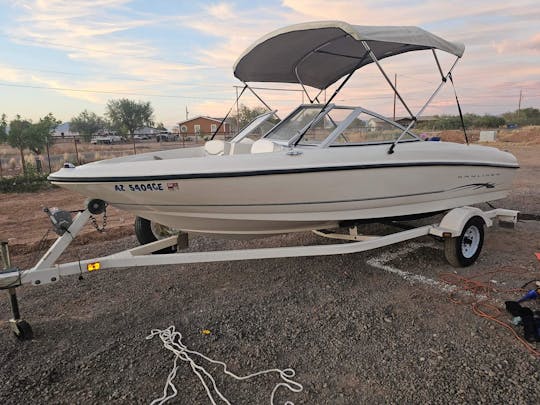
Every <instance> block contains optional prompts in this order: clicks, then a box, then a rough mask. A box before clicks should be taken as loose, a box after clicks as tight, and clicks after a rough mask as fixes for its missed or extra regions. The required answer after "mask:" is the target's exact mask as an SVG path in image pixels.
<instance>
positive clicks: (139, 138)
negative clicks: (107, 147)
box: [133, 135, 150, 141]
mask: <svg viewBox="0 0 540 405" xmlns="http://www.w3.org/2000/svg"><path fill="white" fill-rule="evenodd" d="M133 139H135V140H136V141H143V140H146V139H150V137H149V136H148V135H134V136H133Z"/></svg>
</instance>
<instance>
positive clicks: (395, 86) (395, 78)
mask: <svg viewBox="0 0 540 405" xmlns="http://www.w3.org/2000/svg"><path fill="white" fill-rule="evenodd" d="M394 89H395V90H394V121H395V120H396V92H397V73H394Z"/></svg>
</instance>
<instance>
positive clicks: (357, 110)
mask: <svg viewBox="0 0 540 405" xmlns="http://www.w3.org/2000/svg"><path fill="white" fill-rule="evenodd" d="M314 107H315V108H317V107H319V108H321V109H322V108H323V105H322V104H301V105H299V106H298V107H297V108H295V109H294V110H293V111H292V112H291V113H290V114H289V115H287V117H285V118H284V119H283V120H282V121H280V122H279V123H278V124H276V125H275V126H274V127H272V129H270V130H269V131H268V132H267V133H266V134H265V135H264V136H263V138H265V139H268V140H270V141H272V142H274V143H276V144H279V145H284V146H289V147H294V146H301V147H318V148H327V147H333V146H337V145H333V143H334V141H335V140H336V139H337V138H338V137H339V136H340V135H341V134H342V133H343V131H344V130H345V129H347V127H348V126H349V125H350V124H351V123H352V122H353V121H354V119H355V118H356V117H358V116H359V115H360V114H362V113H364V114H366V115H368V116H370V117H373V118H377V119H380V120H381V121H384V122H386V123H388V124H390V125H392V126H394V127H395V128H396V129H399V130H400V131H401V134H400V135H399V136H397V137H396V139H394V140H388V141H377V142H361V143H351V144H349V145H348V144H340V145H339V146H340V147H347V146H362V145H370V144H374V143H376V144H391V143H394V142H396V140H399V143H402V142H414V141H421V138H420V137H419V136H418V135H416V134H415V133H413V132H411V131H410V130H408V129H407V128H406V127H404V126H403V125H401V124H399V123H397V122H395V121H392V120H391V119H390V118H387V117H385V116H383V115H381V114H377V113H376V112H373V111H370V110H367V109H365V108H363V107H358V106H342V105H340V106H337V105H335V104H329V105H328V106H327V107H326V108H325V109H324V110H321V111H320V112H319V113H318V114H317V115H316V116H315V117H314V119H313V120H311V121H310V122H309V123H308V124H306V125H305V126H304V127H303V128H302V129H300V130H297V131H296V133H295V134H294V135H293V136H291V137H290V138H289V139H288V140H284V139H282V140H279V139H272V138H271V137H270V136H271V135H272V133H273V132H275V131H277V130H279V128H280V127H282V125H284V124H285V123H287V122H289V120H290V119H291V118H292V117H294V116H296V115H297V114H298V112H299V111H300V110H302V109H308V108H314ZM334 109H350V110H352V111H351V113H350V114H349V115H348V116H347V117H346V118H345V119H344V120H343V121H341V122H340V123H339V124H338V125H337V126H336V128H335V129H334V130H333V131H332V132H331V133H330V134H328V136H327V137H326V138H325V139H324V140H323V141H322V142H320V143H318V144H309V143H306V144H302V138H303V137H304V136H305V134H306V133H307V132H308V131H309V129H310V128H311V127H312V126H314V125H316V124H317V123H318V122H320V120H321V119H323V118H324V117H325V116H326V115H328V114H329V113H330V112H331V111H332V110H334ZM405 134H407V135H409V136H412V137H413V139H410V138H408V139H401V138H402V137H403V135H405Z"/></svg>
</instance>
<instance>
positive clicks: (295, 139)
mask: <svg viewBox="0 0 540 405" xmlns="http://www.w3.org/2000/svg"><path fill="white" fill-rule="evenodd" d="M346 36H350V34H345V35H340V36H338V37H336V38H333V39H331V40H328V41H326V42H324V43H323V44H321V45H319V46H318V47H316V48H315V49H312V50H310V51H309V52H308V53H306V54H305V55H303V56H302V57H301V58H300V59H299V60H298V62H297V63H296V64H295V65H294V74H295V76H296V78H297V80H298V83H299V84H300V86H301V88H302V90H303V92H304V94H306V96H307V98H308V100H309V102H310V103H311V104H314V103H315V102H319V99H318V98H319V96H320V94H321V93H322V92H323V91H325V90H327V88H328V87H326V88H322V89H320V91H319V93H318V94H317V95H316V96H315V97H314V98H311V96H310V94H309V92H308V91H307V88H306V86H305V85H304V83H303V81H302V78H301V77H300V74H299V71H298V69H299V67H300V65H301V64H302V63H305V62H306V61H307V60H308V59H309V57H310V56H311V55H313V54H316V53H328V54H331V55H336V56H341V57H347V58H352V59H357V60H358V63H357V65H356V66H357V68H355V69H352V70H351V72H350V73H348V74H347V75H346V76H345V77H344V79H343V80H342V82H341V83H340V84H339V85H338V87H337V88H336V90H335V91H334V93H333V94H332V96H331V97H330V98H329V99H328V100H326V102H325V103H324V105H323V106H322V107H321V110H320V112H319V114H317V115H316V116H315V117H314V118H313V120H312V121H311V122H310V123H309V124H308V125H307V126H305V127H304V128H303V129H302V130H301V131H300V133H299V134H297V135H296V136H294V137H292V138H291V142H290V143H289V146H296V145H297V144H298V143H299V142H300V140H301V139H302V137H303V136H304V135H305V133H306V132H307V131H308V130H309V129H310V128H311V127H312V126H313V125H315V123H316V122H318V120H319V118H320V116H321V114H323V113H324V111H326V108H327V107H328V106H329V105H330V103H331V102H332V101H333V100H334V98H335V97H336V96H337V95H338V94H339V93H340V91H341V89H342V88H343V87H344V86H345V84H346V83H347V82H348V81H349V79H350V78H351V77H352V75H353V74H354V73H355V72H356V71H357V70H358V69H359V68H360V67H361V66H362V64H363V63H364V61H365V59H366V58H367V57H368V56H369V57H370V58H371V60H372V61H373V62H374V63H375V65H376V66H377V68H378V69H379V71H380V72H381V74H382V76H383V77H384V79H385V80H386V82H387V83H388V85H389V86H390V88H391V89H392V91H393V93H394V94H395V96H396V97H397V98H398V99H399V101H400V102H401V104H402V105H403V107H404V108H405V109H406V110H407V113H408V114H409V115H410V117H411V122H410V123H409V124H408V125H407V126H406V127H403V131H402V132H401V134H400V135H399V136H398V137H397V138H396V140H395V141H394V142H392V144H391V145H390V148H389V149H388V153H389V154H392V153H394V149H395V147H396V145H397V144H398V143H399V142H400V141H401V139H402V138H403V136H404V135H405V134H407V133H408V132H409V131H410V130H411V129H412V128H413V127H414V126H415V124H416V122H417V121H418V117H420V116H421V115H422V114H423V112H424V111H425V109H426V108H427V106H428V105H429V104H430V103H431V101H432V100H433V99H434V98H435V96H436V95H437V94H438V93H439V91H440V90H441V89H442V87H443V86H444V84H445V83H446V82H447V81H448V79H449V78H450V79H451V78H452V71H453V70H454V68H455V67H456V65H457V63H458V61H459V59H460V58H461V57H460V56H456V59H455V60H454V62H453V63H452V65H451V67H450V69H449V70H448V72H446V73H444V71H443V69H442V67H441V63H440V61H439V58H438V56H437V53H436V51H435V49H433V48H432V49H431V52H432V54H433V57H434V59H435V64H436V66H437V69H438V71H439V73H440V75H441V82H440V83H439V85H438V86H437V87H436V89H435V90H434V91H433V93H432V94H431V95H430V96H429V97H428V99H427V101H426V102H425V103H424V104H423V105H422V107H421V108H420V109H419V110H418V112H417V113H416V114H414V113H413V112H412V110H411V108H410V107H409V106H408V105H407V103H406V102H405V100H404V98H403V97H402V95H401V94H400V92H399V91H398V90H397V88H396V86H395V85H394V84H393V83H392V81H391V80H390V78H389V77H388V75H387V73H386V72H385V70H384V68H383V67H382V65H381V63H380V61H379V59H378V58H377V56H376V55H375V53H374V52H373V50H372V49H371V47H370V46H369V43H368V42H367V41H361V43H362V45H363V46H364V48H365V50H366V52H365V53H364V54H363V55H362V56H360V57H357V56H353V55H341V54H335V53H330V52H326V51H324V47H326V46H328V45H329V44H331V43H332V42H333V41H335V40H337V39H341V38H344V37H346ZM243 83H244V85H245V86H246V87H247V88H248V89H249V90H250V91H251V92H252V93H253V94H255V96H256V97H257V98H258V99H259V100H260V101H261V102H263V104H264V105H265V106H266V107H267V108H268V109H270V107H269V106H268V105H267V104H266V103H264V101H263V100H262V99H261V98H260V97H259V96H258V95H257V94H256V93H255V92H254V90H252V89H251V87H249V85H248V84H247V83H246V82H243ZM329 118H330V119H331V117H329ZM388 121H390V122H393V123H396V122H395V121H393V120H390V119H388ZM400 127H401V126H400ZM467 144H468V142H467ZM327 145H328V143H327V142H323V143H321V144H320V145H319V146H320V147H325V146H327Z"/></svg>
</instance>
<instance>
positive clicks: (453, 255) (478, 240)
mask: <svg viewBox="0 0 540 405" xmlns="http://www.w3.org/2000/svg"><path fill="white" fill-rule="evenodd" d="M484 225H485V222H484V220H483V219H482V218H481V217H478V216H476V217H472V218H471V219H469V220H468V221H467V223H466V224H465V226H464V227H463V230H462V232H461V235H459V236H456V237H454V238H449V239H445V241H444V256H445V257H446V260H447V261H448V263H450V264H451V265H452V266H454V267H467V266H470V265H471V264H473V263H474V262H475V261H476V259H478V256H480V252H481V251H482V246H483V245H484Z"/></svg>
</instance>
